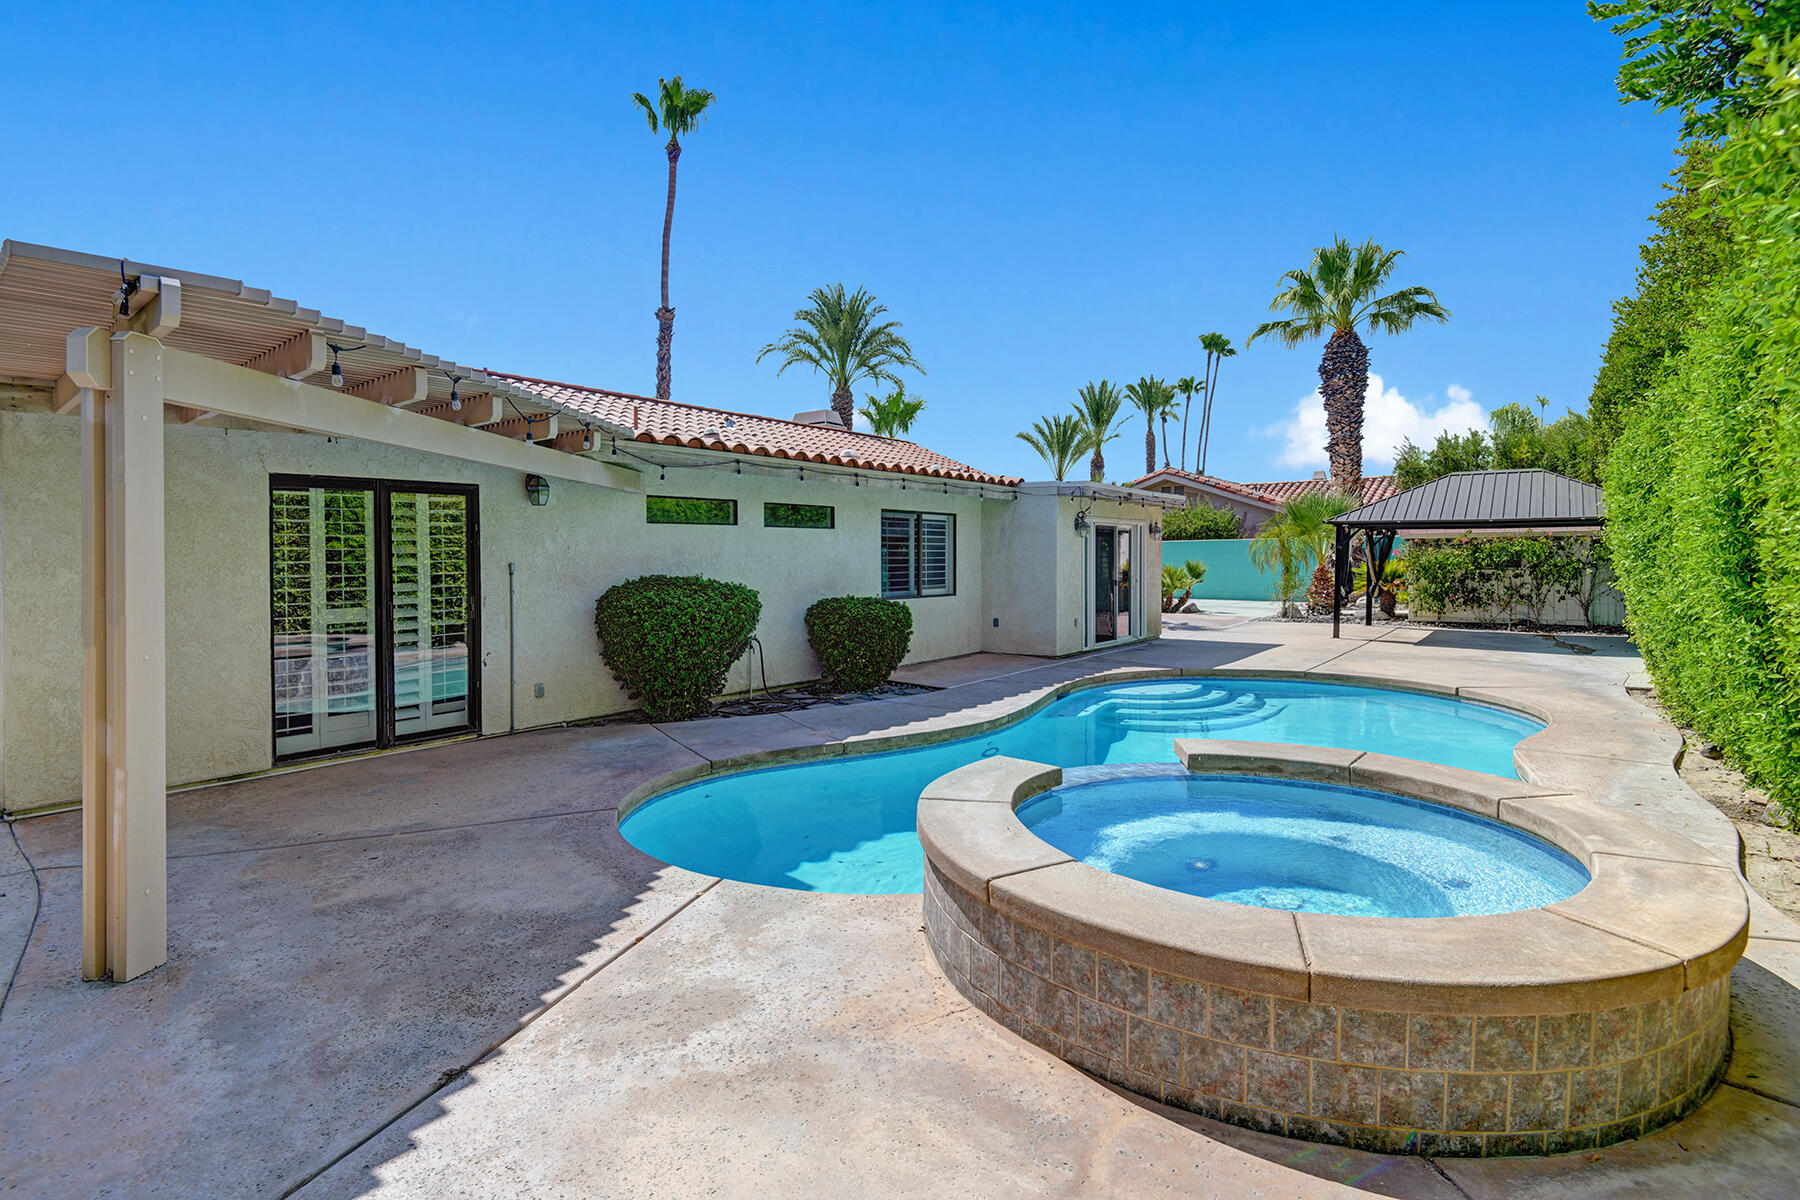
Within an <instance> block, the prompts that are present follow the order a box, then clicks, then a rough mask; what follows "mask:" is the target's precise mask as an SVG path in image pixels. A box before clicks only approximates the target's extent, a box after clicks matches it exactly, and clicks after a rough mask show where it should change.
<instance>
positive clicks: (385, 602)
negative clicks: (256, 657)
mask: <svg viewBox="0 0 1800 1200" xmlns="http://www.w3.org/2000/svg"><path fill="white" fill-rule="evenodd" d="M303 488H332V489H339V490H344V491H364V492H371V493H373V494H374V498H375V507H374V524H375V548H374V552H373V555H374V567H375V572H374V574H375V609H376V612H375V698H374V703H375V740H374V741H372V742H357V743H355V744H353V745H344V746H331V747H327V748H326V749H324V750H304V751H300V752H298V753H295V754H280V753H277V754H275V756H274V761H275V762H277V763H290V762H300V761H303V760H306V759H316V758H331V757H335V756H338V755H344V754H355V753H360V752H364V751H367V750H370V749H378V750H385V749H387V748H388V747H390V746H404V745H408V744H411V743H414V742H429V741H438V740H441V739H444V738H453V737H461V736H463V735H464V734H468V733H479V732H480V730H481V489H480V487H479V486H477V485H476V484H472V483H433V482H428V481H424V480H411V479H374V478H367V477H362V476H347V475H286V474H275V473H271V474H270V475H269V501H270V511H269V514H268V521H267V524H268V525H269V580H268V592H269V623H268V629H269V630H270V631H271V633H272V632H273V630H274V628H275V586H274V585H275V539H274V525H273V522H274V511H273V510H274V496H275V493H276V492H277V491H292V490H296V489H303ZM395 492H424V493H428V494H431V495H439V496H462V497H463V498H464V503H465V504H466V505H467V508H466V510H465V511H466V513H467V520H466V522H465V525H464V531H463V536H464V538H465V540H466V543H467V550H466V553H467V556H468V565H467V569H466V575H467V578H468V606H469V611H468V621H467V623H466V627H467V630H468V644H469V661H468V667H467V673H468V706H469V707H468V717H469V719H468V720H467V721H466V722H464V723H463V724H462V725H459V726H448V727H445V728H442V729H426V730H422V731H420V732H418V733H413V734H396V733H395V732H394V690H395V689H394V530H393V494H394V493H395ZM275 688H276V684H275V679H274V671H273V667H272V666H271V670H270V680H269V728H270V730H271V732H272V731H273V730H274V728H275V709H276V705H277V704H278V703H279V698H278V697H277V696H276V694H275Z"/></svg>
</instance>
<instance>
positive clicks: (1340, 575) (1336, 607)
mask: <svg viewBox="0 0 1800 1200" xmlns="http://www.w3.org/2000/svg"><path fill="white" fill-rule="evenodd" d="M1334 528H1335V529H1336V530H1337V552H1336V555H1335V556H1334V557H1333V558H1332V560H1331V636H1332V637H1334V638H1335V637H1337V636H1338V624H1339V621H1340V620H1341V619H1342V616H1343V611H1342V610H1343V604H1342V603H1341V602H1340V597H1342V596H1343V594H1344V587H1343V583H1344V574H1345V570H1346V563H1345V559H1346V557H1347V556H1348V555H1349V553H1350V530H1349V529H1347V528H1345V527H1344V526H1342V525H1338V526H1334Z"/></svg>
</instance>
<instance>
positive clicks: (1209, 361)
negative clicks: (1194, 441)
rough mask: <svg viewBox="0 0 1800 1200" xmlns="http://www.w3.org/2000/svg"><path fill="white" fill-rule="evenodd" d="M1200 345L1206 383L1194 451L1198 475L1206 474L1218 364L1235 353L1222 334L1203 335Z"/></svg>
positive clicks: (1203, 388)
mask: <svg viewBox="0 0 1800 1200" xmlns="http://www.w3.org/2000/svg"><path fill="white" fill-rule="evenodd" d="M1200 345H1201V347H1202V348H1203V349H1205V351H1206V372H1205V375H1206V382H1205V383H1204V384H1203V385H1202V390H1203V391H1204V392H1205V393H1206V399H1205V400H1204V401H1202V402H1201V405H1200V440H1199V445H1198V446H1196V447H1195V449H1194V457H1195V458H1197V459H1198V460H1199V462H1200V473H1201V474H1202V475H1204V474H1206V451H1207V448H1208V447H1209V446H1211V445H1212V411H1213V395H1214V393H1216V392H1217V391H1218V390H1219V364H1220V363H1222V362H1224V361H1225V360H1226V359H1228V358H1230V357H1232V356H1233V355H1235V354H1236V353H1237V351H1236V350H1233V349H1232V348H1231V339H1230V338H1228V337H1226V336H1225V335H1224V334H1222V333H1203V334H1201V335H1200Z"/></svg>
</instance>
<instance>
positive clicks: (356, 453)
mask: <svg viewBox="0 0 1800 1200" xmlns="http://www.w3.org/2000/svg"><path fill="white" fill-rule="evenodd" d="M165 432H166V441H165V453H166V468H167V529H168V550H167V554H168V570H167V579H168V583H167V586H168V605H167V611H168V626H167V628H168V713H169V722H168V769H169V781H170V783H171V784H172V785H173V784H180V783H186V782H193V781H196V780H204V779H215V778H219V777H222V776H227V775H234V774H240V773H243V772H249V771H257V770H262V769H266V768H267V767H269V766H270V765H271V764H272V761H273V754H274V747H273V734H272V732H271V729H270V711H269V710H270V688H271V680H270V672H271V667H270V661H269V637H270V633H269V477H270V475H271V474H300V475H335V476H354V477H378V478H385V479H391V480H411V481H417V482H429V483H464V484H474V485H476V486H477V487H478V488H479V514H480V524H481V542H480V551H481V626H482V629H481V632H482V644H481V665H482V712H481V728H482V731H483V732H486V733H494V732H500V731H504V730H506V729H507V728H508V727H509V713H508V709H509V702H510V703H511V704H515V705H516V724H517V726H518V727H519V728H527V727H530V726H534V725H545V724H554V723H557V722H562V721H569V720H576V719H581V718H585V717H591V716H595V715H598V714H603V713H607V712H615V711H620V710H623V709H626V708H629V707H632V702H631V701H630V700H628V699H627V698H626V697H625V695H624V693H623V691H622V689H621V688H620V686H619V685H618V683H617V682H616V681H615V680H614V679H613V678H612V676H611V675H610V673H609V672H608V671H607V670H606V667H605V665H604V664H603V663H602V662H601V661H600V658H599V651H598V645H597V642H596V640H595V637H594V630H593V605H594V600H595V599H596V598H597V597H598V596H599V595H600V593H601V592H603V591H605V590H606V589H607V588H608V587H610V586H612V585H613V584H615V583H618V582H620V581H622V580H625V579H629V578H632V577H634V576H637V575H643V574H647V573H651V572H666V573H670V574H689V573H696V574H705V575H709V576H712V577H714V578H719V579H728V580H733V581H735V582H739V583H745V584H748V585H749V586H751V587H753V588H755V589H756V590H757V591H758V592H759V593H760V594H761V597H762V602H763V615H762V620H761V623H760V625H759V628H758V631H757V633H758V636H759V638H760V639H761V642H762V646H763V652H764V655H765V658H766V664H767V672H768V682H769V683H770V685H771V686H777V685H781V684H785V683H792V682H796V681H799V680H805V679H812V678H816V677H817V674H818V663H817V659H816V657H815V656H814V655H813V653H812V650H811V647H810V646H808V644H807V641H806V629H805V624H804V620H803V618H804V613H805V610H806V607H807V606H808V605H810V604H811V603H812V602H813V601H814V600H817V599H819V598H820V597H822V596H831V595H844V594H849V593H859V594H865V595H867V594H873V593H875V592H877V591H878V590H879V586H880V582H879V557H878V553H879V545H880V514H881V511H882V510H883V509H884V508H887V509H896V510H909V511H925V512H947V513H952V514H954V515H955V516H956V591H955V594H954V595H951V596H942V597H928V598H923V599H917V600H908V601H906V603H907V604H908V605H909V606H911V607H912V608H913V610H914V619H915V633H914V637H913V644H912V650H911V653H910V655H909V661H918V660H922V659H932V658H942V657H945V656H949V655H955V654H966V653H971V652H973V651H976V650H979V649H981V648H982V643H983V638H982V629H981V627H982V625H983V624H984V623H985V622H984V620H983V618H984V615H986V614H985V608H984V604H983V585H984V579H983V574H984V572H983V570H982V567H981V564H982V558H983V525H984V521H983V516H982V513H983V508H984V507H988V508H993V507H999V506H1004V505H1009V504H1011V503H1013V502H1012V501H1002V500H987V501H983V500H981V499H979V498H978V497H976V496H973V495H958V494H950V495H945V494H943V493H942V492H941V491H939V490H936V489H932V488H930V487H929V486H921V485H920V483H919V481H914V483H913V486H911V487H909V488H908V489H907V490H906V491H901V490H900V489H898V488H897V487H891V486H879V487H877V486H864V487H858V486H852V485H851V484H850V483H848V482H847V481H845V482H825V481H822V480H819V479H818V478H817V477H816V476H815V477H813V478H809V479H808V480H807V481H806V482H800V481H798V480H797V479H796V478H795V477H794V476H791V475H790V476H784V477H771V476H764V475H756V474H753V473H751V472H749V471H747V472H746V473H745V474H744V475H742V476H738V475H734V474H731V473H730V472H725V471H720V470H717V469H695V468H685V469H684V468H674V467H671V468H669V469H668V470H667V471H666V472H664V475H665V476H666V478H664V479H659V478H658V473H657V472H656V471H655V470H654V469H651V470H650V471H649V472H648V473H647V474H646V475H645V487H646V490H647V491H648V492H649V493H651V494H663V495H677V496H707V497H725V498H733V499H736V500H737V501H738V506H739V513H738V524H737V525H735V526H698V525H694V526H685V525H649V524H647V523H646V521H645V515H644V497H643V495H640V494H635V493H629V492H620V491H614V490H610V489H602V488H596V487H588V486H584V485H581V484H576V483H569V482H565V481H555V482H553V483H552V487H551V500H550V503H549V505H548V506H545V507H542V508H537V507H533V506H532V505H531V504H530V503H529V501H528V500H527V498H526V495H525V488H524V481H523V477H522V476H521V475H520V474H519V473H518V472H515V471H509V470H502V469H499V468H495V467H490V466H486V465H483V464H479V463H470V462H464V461H460V460H456V459H448V458H440V457H437V456H432V455H423V454H419V453H416V452H412V451H405V450H398V449H394V448H390V447H383V446H375V445H369V444H365V443H354V442H345V441H341V440H335V439H330V438H325V437H320V436H315V435H310V434H283V433H264V432H249V431H244V430H221V429H207V428H195V427H191V426H177V425H170V426H168V427H166V431H165ZM79 446H80V432H79V424H78V422H77V420H76V419H75V418H74V417H72V416H55V415H51V414H43V413H5V414H0V617H3V620H4V630H3V632H0V682H3V683H4V691H5V703H4V706H3V707H0V744H3V750H0V797H3V799H4V802H5V807H6V809H7V810H8V811H23V810H28V809H32V808H39V807H44V806H48V805H54V804H61V803H67V802H72V801H74V800H76V799H78V798H79V796H80V790H81V779H80V771H81V764H80V747H81V710H80V705H81V660H82V641H81V590H80V581H81V529H80V522H81V491H80V473H79V470H78V461H77V460H78V454H79ZM767 500H779V501H790V502H803V503H813V504H830V505H832V506H833V507H834V508H835V510H836V513H835V516H836V528H834V529H830V530H800V529H769V528H765V527H764V526H763V514H762V505H763V502H764V501H767ZM509 562H510V563H513V564H515V572H516V574H515V577H514V580H513V582H514V586H515V594H514V598H513V606H512V607H513V611H514V613H515V617H516V621H517V627H516V629H509V627H508V624H507V608H508V605H507V583H508V579H507V564H508V563H509ZM509 636H510V637H511V638H512V643H513V651H514V653H515V654H516V658H517V670H518V675H517V679H516V680H515V681H509V680H508V679H507V662H508V638H509ZM749 674H750V668H749V663H748V661H745V662H740V663H739V664H738V665H737V666H736V667H735V668H734V670H733V674H732V678H731V680H730V686H732V687H733V688H734V689H737V688H743V687H745V686H747V685H748V683H749V682H750V680H749ZM755 682H756V683H757V684H758V685H759V686H760V684H761V682H762V674H761V671H760V670H759V671H758V672H757V677H756V680H755ZM538 684H542V685H543V686H544V695H543V697H542V698H539V697H537V696H536V694H535V691H536V685H538Z"/></svg>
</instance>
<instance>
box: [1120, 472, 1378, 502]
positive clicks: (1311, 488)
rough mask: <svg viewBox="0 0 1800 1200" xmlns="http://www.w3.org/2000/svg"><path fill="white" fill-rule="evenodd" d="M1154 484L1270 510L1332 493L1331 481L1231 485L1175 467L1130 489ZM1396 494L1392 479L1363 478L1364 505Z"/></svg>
mask: <svg viewBox="0 0 1800 1200" xmlns="http://www.w3.org/2000/svg"><path fill="white" fill-rule="evenodd" d="M1155 480H1172V481H1174V482H1177V483H1190V484H1194V485H1196V486H1199V487H1208V488H1215V489H1217V490H1219V491H1222V492H1229V493H1231V494H1232V495H1235V496H1241V497H1243V498H1244V499H1246V500H1253V501H1257V502H1259V503H1262V504H1267V505H1269V506H1270V507H1271V508H1278V507H1280V506H1281V504H1282V503H1283V502H1284V501H1287V500H1292V499H1294V498H1295V497H1296V496H1304V495H1307V494H1309V493H1312V492H1324V491H1329V490H1331V480H1329V479H1284V480H1277V481H1275V482H1273V483H1234V482H1232V481H1231V480H1229V479H1220V478H1218V477H1217V476H1216V475H1202V474H1200V473H1199V472H1197V471H1182V470H1178V469H1176V468H1174V467H1164V468H1163V469H1162V470H1159V471H1152V472H1150V474H1148V475H1145V476H1144V477H1143V478H1141V479H1137V480H1134V481H1132V484H1131V486H1132V487H1146V486H1148V485H1149V484H1150V483H1151V482H1153V481H1155ZM1397 490H1398V489H1397V488H1395V486H1394V477H1393V476H1392V475H1365V476H1363V481H1362V501H1363V503H1364V504H1368V503H1370V502H1372V501H1375V500H1382V499H1386V498H1387V497H1389V496H1392V495H1393V494H1394V493H1395V491H1397Z"/></svg>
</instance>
